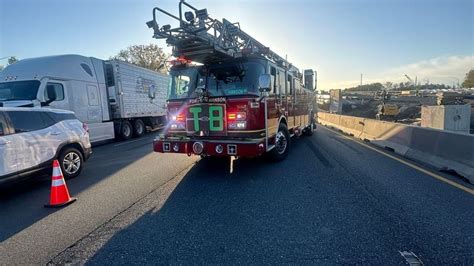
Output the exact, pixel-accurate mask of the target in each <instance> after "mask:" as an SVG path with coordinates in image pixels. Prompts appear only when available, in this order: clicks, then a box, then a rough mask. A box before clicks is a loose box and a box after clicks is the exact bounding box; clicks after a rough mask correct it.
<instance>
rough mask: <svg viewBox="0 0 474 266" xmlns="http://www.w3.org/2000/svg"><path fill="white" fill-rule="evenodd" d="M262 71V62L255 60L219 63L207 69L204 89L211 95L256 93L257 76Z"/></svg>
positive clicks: (263, 70)
mask: <svg viewBox="0 0 474 266" xmlns="http://www.w3.org/2000/svg"><path fill="white" fill-rule="evenodd" d="M263 73H265V68H264V66H263V64H261V63H257V62H245V63H238V64H230V65H219V66H218V67H215V68H210V69H209V74H208V77H207V84H206V90H207V91H208V93H209V95H211V96H232V95H247V94H258V86H257V84H258V77H259V76H260V75H261V74H263Z"/></svg>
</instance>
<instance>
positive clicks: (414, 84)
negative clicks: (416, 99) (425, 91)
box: [405, 74, 418, 96]
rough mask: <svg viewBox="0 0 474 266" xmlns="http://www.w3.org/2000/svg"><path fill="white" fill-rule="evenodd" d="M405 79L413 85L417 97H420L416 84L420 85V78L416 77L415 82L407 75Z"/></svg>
mask: <svg viewBox="0 0 474 266" xmlns="http://www.w3.org/2000/svg"><path fill="white" fill-rule="evenodd" d="M405 77H406V78H407V79H408V80H409V81H410V82H411V83H412V84H413V89H414V90H415V91H416V95H417V96H418V88H417V87H416V84H417V83H418V76H415V81H413V79H411V78H410V76H408V75H407V74H405Z"/></svg>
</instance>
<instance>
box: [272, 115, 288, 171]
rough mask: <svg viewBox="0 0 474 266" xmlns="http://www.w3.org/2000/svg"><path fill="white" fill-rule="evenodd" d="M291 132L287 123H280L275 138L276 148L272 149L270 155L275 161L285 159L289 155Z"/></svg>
mask: <svg viewBox="0 0 474 266" xmlns="http://www.w3.org/2000/svg"><path fill="white" fill-rule="evenodd" d="M290 143H291V139H290V132H289V131H288V127H287V126H286V125H285V124H280V126H279V127H278V133H277V135H276V139H275V148H273V150H271V151H270V157H271V159H272V160H273V161H276V162H279V161H283V160H284V159H285V158H286V157H287V156H288V151H289V150H290Z"/></svg>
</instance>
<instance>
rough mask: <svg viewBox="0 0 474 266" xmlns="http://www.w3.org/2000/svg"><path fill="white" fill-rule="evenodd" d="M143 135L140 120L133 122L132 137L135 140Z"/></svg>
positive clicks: (143, 126)
mask: <svg viewBox="0 0 474 266" xmlns="http://www.w3.org/2000/svg"><path fill="white" fill-rule="evenodd" d="M143 134H145V123H143V121H142V120H141V119H137V120H135V122H134V123H133V135H134V136H135V137H137V138H139V137H141V136H143Z"/></svg>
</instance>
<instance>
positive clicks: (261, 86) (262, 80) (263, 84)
mask: <svg viewBox="0 0 474 266" xmlns="http://www.w3.org/2000/svg"><path fill="white" fill-rule="evenodd" d="M271 80H272V77H271V76H270V74H262V75H260V77H258V90H259V91H260V92H262V93H263V92H269V91H270V89H271V88H270V83H271Z"/></svg>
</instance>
